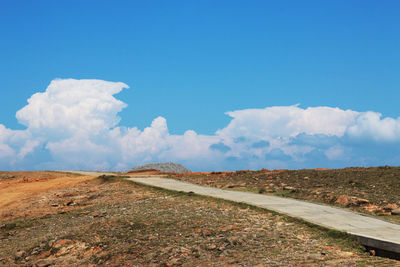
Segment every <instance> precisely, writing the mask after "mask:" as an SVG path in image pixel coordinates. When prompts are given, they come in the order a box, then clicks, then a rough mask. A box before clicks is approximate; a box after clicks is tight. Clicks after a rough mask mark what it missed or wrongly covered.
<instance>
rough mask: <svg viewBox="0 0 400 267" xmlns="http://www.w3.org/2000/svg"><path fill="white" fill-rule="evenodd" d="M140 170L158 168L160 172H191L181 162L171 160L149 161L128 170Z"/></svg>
mask: <svg viewBox="0 0 400 267" xmlns="http://www.w3.org/2000/svg"><path fill="white" fill-rule="evenodd" d="M142 170H158V171H161V172H172V173H188V172H191V171H190V170H189V169H187V168H185V167H183V166H182V165H181V164H177V163H173V162H161V163H150V164H146V165H141V166H136V167H134V168H132V169H131V170H130V171H142Z"/></svg>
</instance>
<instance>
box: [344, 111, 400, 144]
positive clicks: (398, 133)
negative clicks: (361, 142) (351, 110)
mask: <svg viewBox="0 0 400 267" xmlns="http://www.w3.org/2000/svg"><path fill="white" fill-rule="evenodd" d="M381 117H382V114H380V113H377V112H371V111H369V112H365V113H362V114H360V115H359V116H358V117H357V119H356V121H355V123H354V124H353V125H350V126H349V127H348V129H347V134H348V135H349V136H350V137H352V138H355V139H369V140H373V141H376V142H381V141H388V142H393V141H399V140H400V118H397V119H393V118H383V119H381Z"/></svg>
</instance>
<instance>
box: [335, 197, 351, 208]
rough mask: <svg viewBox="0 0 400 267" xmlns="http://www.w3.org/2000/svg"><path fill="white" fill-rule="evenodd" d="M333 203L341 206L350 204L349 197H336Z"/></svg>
mask: <svg viewBox="0 0 400 267" xmlns="http://www.w3.org/2000/svg"><path fill="white" fill-rule="evenodd" d="M335 203H336V204H340V205H343V206H348V205H350V199H349V197H347V196H343V195H342V196H339V197H338V198H337V199H336V201H335Z"/></svg>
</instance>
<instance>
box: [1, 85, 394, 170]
mask: <svg viewBox="0 0 400 267" xmlns="http://www.w3.org/2000/svg"><path fill="white" fill-rule="evenodd" d="M124 88H128V86H127V85H126V84H124V83H122V82H108V81H102V80H75V79H56V80H53V81H52V82H51V83H50V85H49V86H48V87H47V88H46V90H45V91H44V92H40V93H37V94H34V95H33V96H32V97H31V98H29V99H28V104H27V105H26V106H25V107H24V108H22V109H21V110H19V111H18V112H17V114H16V117H17V119H18V121H19V122H20V123H21V124H23V125H25V126H26V129H25V130H18V131H16V130H11V129H8V128H7V127H6V126H4V125H2V124H0V168H2V169H92V170H125V169H128V168H130V167H132V166H134V165H137V164H143V163H149V162H157V161H176V162H179V163H182V164H184V165H186V166H188V167H189V168H192V169H193V170H235V169H258V168H313V167H344V166H349V165H362V166H364V165H379V164H399V162H400V157H399V156H398V155H400V153H399V152H400V151H399V150H400V149H399V148H398V147H399V146H398V144H399V142H400V119H399V118H382V115H381V114H379V113H377V112H372V111H369V112H357V111H353V110H342V109H340V108H332V107H309V108H305V109H304V108H300V107H299V106H298V105H294V106H275V107H266V108H264V109H245V110H236V111H231V112H227V113H226V114H227V115H228V116H230V117H231V121H230V122H229V124H228V125H226V126H225V127H221V129H219V130H217V131H216V133H215V134H212V135H199V134H197V133H196V132H195V131H193V130H188V131H186V132H185V133H184V134H183V135H171V134H170V133H169V130H168V125H167V120H166V119H165V118H163V117H157V118H155V119H154V120H153V122H152V123H151V125H149V126H148V127H146V128H145V129H143V130H140V129H138V128H137V127H134V126H120V125H118V124H119V121H120V118H119V117H118V113H119V112H120V111H121V110H122V109H124V108H125V107H127V105H126V104H125V103H123V102H122V101H120V100H118V99H117V98H115V95H116V94H118V93H119V92H120V91H121V90H123V89H124Z"/></svg>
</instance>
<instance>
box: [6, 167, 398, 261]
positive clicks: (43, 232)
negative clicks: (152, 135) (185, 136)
mask: <svg viewBox="0 0 400 267" xmlns="http://www.w3.org/2000/svg"><path fill="white" fill-rule="evenodd" d="M0 177H1V178H0V196H1V202H0V203H1V206H0V208H1V209H0V211H1V214H0V216H1V217H0V265H3V266H50V265H52V266H53V265H55V266H65V265H72V266H74V265H83V266H97V265H108V266H132V265H133V266H327V265H328V266H337V265H343V266H363V265H364V266H400V263H399V262H398V261H394V260H389V259H384V258H379V257H373V256H371V255H370V253H367V252H364V251H363V250H362V248H361V247H360V246H359V244H358V243H357V242H356V241H355V240H354V239H351V238H348V237H346V236H343V235H342V234H340V233H338V232H333V231H324V230H321V229H319V228H317V227H312V226H309V225H307V224H305V223H302V222H299V221H296V220H293V219H290V218H287V217H285V216H281V215H278V214H274V213H269V212H266V211H263V210H259V209H251V208H249V207H246V206H240V205H237V204H236V205H235V204H231V203H227V202H224V201H218V200H212V199H207V198H204V197H199V196H193V195H190V194H178V193H171V192H165V191H160V190H156V189H152V188H147V187H143V186H139V185H135V184H132V183H128V182H126V181H124V180H123V179H121V178H116V177H101V178H96V179H93V177H87V176H78V175H70V174H63V173H52V172H42V173H34V172H32V173H28V172H24V173H0ZM371 253H373V252H371Z"/></svg>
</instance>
